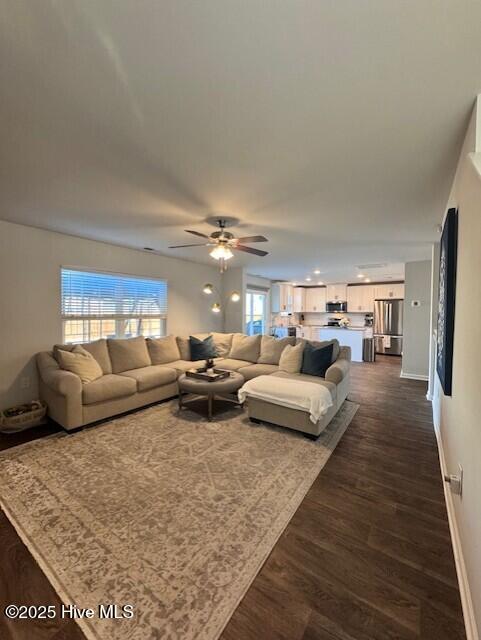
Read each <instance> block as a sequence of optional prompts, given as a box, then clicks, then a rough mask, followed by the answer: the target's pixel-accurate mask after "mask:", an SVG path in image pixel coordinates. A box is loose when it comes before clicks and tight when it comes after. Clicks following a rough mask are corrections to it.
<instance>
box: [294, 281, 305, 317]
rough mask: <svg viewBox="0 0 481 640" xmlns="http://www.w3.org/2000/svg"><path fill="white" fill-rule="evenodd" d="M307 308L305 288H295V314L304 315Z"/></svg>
mask: <svg viewBox="0 0 481 640" xmlns="http://www.w3.org/2000/svg"><path fill="white" fill-rule="evenodd" d="M305 306H306V290H305V288H304V287H294V293H293V306H292V310H293V312H294V313H302V312H303V311H305Z"/></svg>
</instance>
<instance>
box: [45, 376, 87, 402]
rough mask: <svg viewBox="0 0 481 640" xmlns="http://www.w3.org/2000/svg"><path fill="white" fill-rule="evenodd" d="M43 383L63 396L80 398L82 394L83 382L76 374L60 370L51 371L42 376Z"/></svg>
mask: <svg viewBox="0 0 481 640" xmlns="http://www.w3.org/2000/svg"><path fill="white" fill-rule="evenodd" d="M42 380H43V382H44V383H45V384H46V385H47V387H50V389H52V391H55V393H58V394H60V395H61V396H75V395H78V396H80V395H81V394H82V382H81V380H80V378H79V377H78V376H76V375H75V373H71V372H70V371H64V370H63V369H59V370H58V371H49V372H48V373H45V374H44V375H42Z"/></svg>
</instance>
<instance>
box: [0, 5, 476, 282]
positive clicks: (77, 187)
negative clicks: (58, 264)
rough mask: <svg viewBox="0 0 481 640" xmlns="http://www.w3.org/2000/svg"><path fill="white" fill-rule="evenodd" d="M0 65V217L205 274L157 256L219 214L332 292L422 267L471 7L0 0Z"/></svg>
mask: <svg viewBox="0 0 481 640" xmlns="http://www.w3.org/2000/svg"><path fill="white" fill-rule="evenodd" d="M0 60H1V63H0V82H1V86H2V100H1V103H0V123H1V127H2V135H1V152H2V155H3V159H2V164H1V171H0V218H3V219H6V220H12V221H16V222H21V223H25V224H30V225H35V226H39V227H46V228H50V229H55V230H59V231H63V232H67V233H72V234H76V235H81V236H86V237H91V238H96V239H101V240H105V241H109V242H113V243H117V244H124V245H128V246H134V247H144V246H146V245H147V246H151V247H155V248H156V249H157V250H159V251H161V252H166V253H171V254H172V255H176V256H179V257H186V258H189V259H191V260H196V261H207V262H208V261H211V260H212V259H211V258H209V257H208V255H207V251H206V250H205V249H204V248H194V249H192V250H178V251H175V252H174V251H171V252H169V250H168V249H167V246H168V245H169V244H183V243H187V242H189V241H191V240H192V238H193V236H189V235H188V234H185V233H184V232H183V229H184V228H192V229H196V230H199V231H209V230H211V228H210V227H208V226H207V225H206V224H205V222H204V220H205V218H206V217H207V216H210V215H212V214H214V213H223V214H227V215H232V216H237V217H239V218H240V219H241V220H242V221H243V224H242V226H241V227H240V228H239V229H233V231H234V232H237V233H239V234H241V235H251V234H253V233H256V234H257V233H262V234H264V235H266V236H267V237H268V238H269V240H270V242H269V244H268V245H260V248H263V249H267V250H269V251H270V255H269V256H268V257H267V258H257V257H252V258H251V257H250V256H246V255H237V256H236V258H235V259H234V260H233V261H232V264H234V262H235V264H237V265H239V264H243V265H245V266H247V267H248V269H249V271H251V272H252V273H256V274H260V275H264V276H268V277H273V278H285V279H292V280H298V281H302V280H303V279H304V278H305V277H306V275H307V274H308V272H309V271H310V270H312V269H314V268H315V267H318V268H319V269H321V271H322V272H323V274H322V276H321V279H322V280H324V281H330V282H333V281H338V280H346V279H352V278H353V277H354V276H355V274H356V272H357V270H356V269H355V265H358V264H363V263H379V262H380V263H389V264H390V265H391V263H404V262H405V261H408V260H419V259H424V258H428V257H429V256H430V249H429V245H430V243H431V242H432V241H433V240H435V239H436V238H437V231H436V224H437V223H438V222H439V221H440V220H441V218H442V214H443V209H444V205H445V202H446V199H447V196H448V192H449V188H450V185H451V179H452V176H453V171H454V168H455V165H456V161H457V155H458V153H459V150H460V145H461V142H462V139H463V136H464V132H465V128H466V126H467V122H468V117H469V113H470V111H471V109H472V106H473V103H474V99H475V96H476V94H477V93H478V92H479V91H480V90H481V86H480V85H481V3H479V2H474V1H472V0H457V2H452V0H403V2H386V0H370V1H368V0H337V1H336V0H329V1H327V0H309V1H301V0H289V1H281V0H255V1H254V0H204V1H203V2H191V1H189V0H135V1H133V0H110V1H107V0H102V1H101V0H96V1H93V0H68V1H65V0H63V1H62V0H50V1H47V0H43V1H41V2H40V1H39V2H32V0H5V1H4V2H2V5H1V8H0ZM396 268H397V267H395V265H394V266H390V267H389V269H391V271H392V270H393V269H394V270H395V269H396Z"/></svg>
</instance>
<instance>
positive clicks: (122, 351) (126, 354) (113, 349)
mask: <svg viewBox="0 0 481 640" xmlns="http://www.w3.org/2000/svg"><path fill="white" fill-rule="evenodd" d="M107 342H108V346H109V353H110V361H111V362H112V372H113V373H121V372H122V371H130V370H131V369H141V368H142V367H148V366H149V365H150V364H152V362H151V360H150V356H149V351H148V349H147V344H146V342H145V338H144V337H143V336H139V337H138V338H126V339H120V338H119V339H116V338H112V339H110V340H108V341H107Z"/></svg>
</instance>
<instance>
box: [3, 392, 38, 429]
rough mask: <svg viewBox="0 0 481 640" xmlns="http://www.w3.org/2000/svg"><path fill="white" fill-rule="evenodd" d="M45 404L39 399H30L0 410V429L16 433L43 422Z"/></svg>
mask: <svg viewBox="0 0 481 640" xmlns="http://www.w3.org/2000/svg"><path fill="white" fill-rule="evenodd" d="M46 413H47V406H46V405H45V403H43V402H41V401H40V400H32V402H27V403H25V404H21V405H18V406H16V407H11V408H10V409H5V411H0V431H1V432H2V433H16V432H17V431H23V430H24V429H30V427H36V426H38V425H40V424H43V423H44V422H45V415H46Z"/></svg>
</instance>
